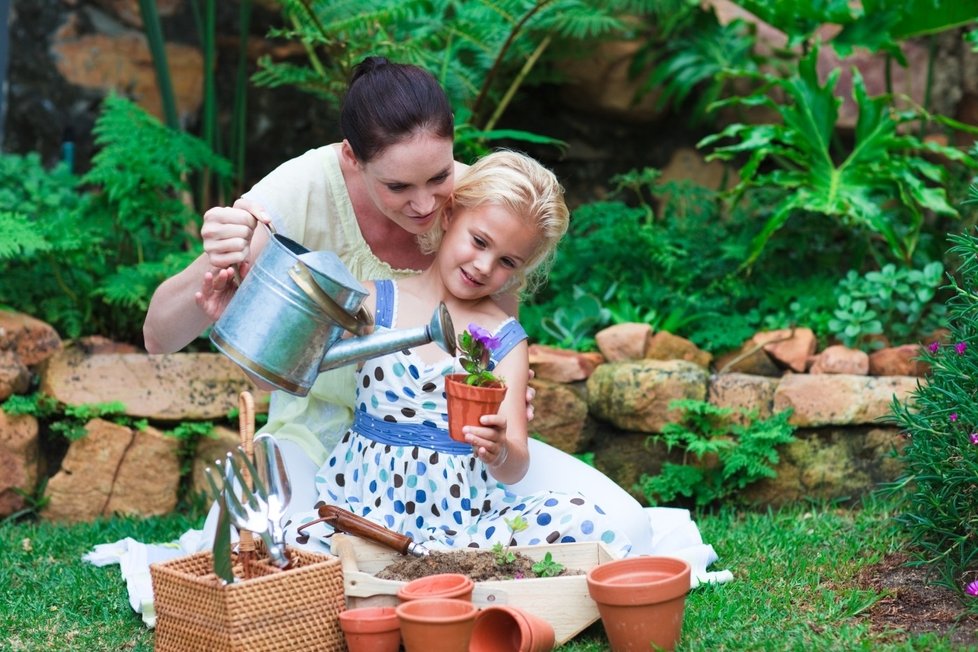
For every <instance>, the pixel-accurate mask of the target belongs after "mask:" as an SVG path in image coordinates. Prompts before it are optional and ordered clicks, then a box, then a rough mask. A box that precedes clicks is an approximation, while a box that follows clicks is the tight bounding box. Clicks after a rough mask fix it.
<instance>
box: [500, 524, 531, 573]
mask: <svg viewBox="0 0 978 652" xmlns="http://www.w3.org/2000/svg"><path fill="white" fill-rule="evenodd" d="M503 520H504V521H505V522H506V526H507V527H509V531H510V533H511V536H510V540H509V543H507V544H506V545H505V546H504V545H503V544H502V543H499V542H498V541H497V542H496V543H494V544H493V546H492V548H491V550H492V554H493V556H494V557H495V558H496V565H497V566H506V565H507V564H512V563H513V562H515V561H516V553H514V552H513V551H512V550H510V549H509V547H510V545H512V543H513V538H512V535H513V534H516V533H517V532H522V531H523V530H525V529H526V528H528V527H530V524H529V523H527V522H526V519H525V518H523V516H522V515H520V514H517V515H516V516H513V517H512V518H509V517H505V516H504V517H503Z"/></svg>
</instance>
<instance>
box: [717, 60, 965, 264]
mask: <svg viewBox="0 0 978 652" xmlns="http://www.w3.org/2000/svg"><path fill="white" fill-rule="evenodd" d="M817 60H818V48H813V49H812V51H811V52H810V53H809V55H808V56H806V57H804V58H803V59H802V60H801V61H800V63H799V66H798V69H797V73H796V74H793V75H791V76H790V77H788V78H780V77H777V76H775V75H771V74H761V73H756V74H753V75H749V77H750V78H752V79H754V80H755V81H759V82H761V83H762V84H761V88H760V90H759V91H757V92H755V93H753V94H751V95H748V96H746V97H733V98H730V99H728V100H725V101H724V102H722V103H721V104H724V105H728V104H740V105H745V106H762V107H765V108H768V109H770V110H772V111H774V112H776V113H777V114H778V115H779V116H780V117H781V122H780V123H772V124H759V125H755V124H744V123H736V124H732V125H730V126H728V127H727V128H725V129H724V130H723V131H722V132H720V133H718V134H713V135H711V136H708V137H706V138H704V139H703V140H702V141H700V143H699V145H700V146H701V147H707V146H713V147H714V149H713V152H712V153H711V154H710V156H709V158H710V159H719V160H724V161H734V160H740V159H741V158H745V159H746V162H744V163H743V165H742V166H741V168H740V182H739V183H738V185H737V186H736V187H735V188H734V189H733V194H734V197H735V198H736V197H737V196H738V195H740V194H741V193H743V192H744V191H745V190H747V189H749V188H756V187H770V188H777V189H779V190H780V191H781V193H782V194H781V197H780V199H779V201H778V204H777V206H776V208H775V210H774V212H773V214H772V215H771V216H770V217H768V218H767V220H766V221H765V223H764V225H763V226H762V228H761V229H760V231H759V232H758V233H757V235H756V236H755V237H754V239H753V241H752V242H751V247H750V250H749V252H748V256H747V260H746V263H747V264H751V263H753V262H754V261H755V260H756V259H757V258H758V256H760V254H761V252H762V251H763V249H764V247H765V245H766V244H767V242H768V240H769V239H770V238H771V237H772V236H773V235H774V234H775V233H776V232H777V231H778V230H779V229H781V228H782V227H783V226H784V224H785V222H787V221H788V220H789V219H791V218H793V217H795V218H797V217H798V216H800V215H803V214H806V213H807V214H815V215H821V216H824V217H827V218H830V219H832V220H835V221H836V222H837V223H838V224H839V225H841V226H843V227H845V228H846V229H849V230H851V232H852V234H853V235H857V236H861V237H863V238H866V240H867V243H868V245H869V246H870V247H873V246H875V244H876V243H875V239H876V238H882V240H883V241H884V242H885V243H886V245H887V247H888V250H889V253H890V254H891V255H892V256H894V257H896V258H897V259H898V260H901V261H904V262H906V263H909V261H910V260H911V259H912V256H913V253H914V250H915V248H916V246H917V242H918V238H919V236H920V231H921V228H922V226H923V224H924V219H925V217H927V216H932V215H941V216H946V217H957V216H958V211H957V210H956V209H955V208H954V207H953V206H951V204H950V203H948V200H947V193H946V190H945V186H946V184H947V183H948V174H947V171H946V170H945V168H944V167H943V166H942V165H940V164H938V163H934V162H932V161H930V160H928V159H927V158H925V157H924V155H925V154H934V155H940V156H943V157H946V158H947V159H948V160H950V161H954V162H956V163H960V164H962V165H964V166H967V167H968V168H970V169H972V170H974V169H976V168H978V161H975V159H973V158H972V157H971V156H969V155H967V154H964V153H962V152H960V151H958V150H957V149H955V148H953V147H946V146H943V145H939V144H936V143H934V142H930V141H923V140H921V139H920V138H918V137H917V136H915V135H913V134H912V133H910V131H909V130H908V129H907V128H906V126H907V125H908V124H909V123H911V122H919V121H921V120H923V119H925V118H926V117H927V116H925V115H924V114H923V113H922V112H919V111H907V112H904V113H897V112H896V111H895V110H894V109H893V107H892V105H891V100H890V98H889V97H888V96H879V97H869V96H868V95H867V93H866V87H865V84H864V83H863V80H862V77H861V76H860V75H859V73H858V71H855V70H854V71H853V99H854V100H855V103H856V106H857V108H858V111H859V118H858V121H857V123H856V127H855V131H854V134H853V139H854V142H853V144H852V147H851V148H843V147H841V146H840V145H839V143H842V142H844V141H843V139H842V137H841V135H840V134H839V133H838V132H837V127H836V122H837V120H838V115H839V105H840V104H841V101H842V100H841V98H840V97H838V96H836V95H835V86H836V83H837V82H838V79H839V74H840V71H839V70H833V71H832V72H831V73H830V74H829V76H828V79H827V80H826V83H825V84H824V85H821V84H820V83H819V78H818V73H817V70H816V62H817ZM771 92H778V93H781V94H783V95H784V97H785V100H784V101H783V102H782V101H777V100H775V99H773V97H772V95H771V94H770V93H771ZM724 141H727V143H728V144H722V145H720V144H718V143H721V142H724ZM729 141H732V142H729Z"/></svg>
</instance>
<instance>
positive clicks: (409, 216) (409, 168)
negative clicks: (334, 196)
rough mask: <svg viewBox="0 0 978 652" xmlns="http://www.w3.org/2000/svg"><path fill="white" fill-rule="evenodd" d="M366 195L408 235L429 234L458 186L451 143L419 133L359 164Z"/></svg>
mask: <svg viewBox="0 0 978 652" xmlns="http://www.w3.org/2000/svg"><path fill="white" fill-rule="evenodd" d="M359 165H360V168H361V170H362V171H363V179H364V182H365V184H366V190H367V195H368V196H369V197H370V200H371V201H372V202H373V203H374V205H375V206H376V207H377V209H378V210H379V211H380V212H381V213H383V214H384V216H385V217H387V218H388V219H389V220H391V221H393V222H394V223H395V224H397V225H398V226H400V227H401V228H402V229H404V230H405V231H407V232H408V233H413V234H415V235H418V234H421V233H426V232H427V231H428V230H429V229H430V228H431V227H432V225H434V223H435V219H436V217H437V215H438V209H439V208H440V207H441V206H442V205H444V203H445V202H446V201H448V197H449V196H450V195H451V192H452V188H453V187H454V183H455V176H454V172H455V159H454V158H453V154H452V141H451V139H448V138H440V137H437V136H433V135H431V134H429V133H424V132H419V133H417V134H415V135H413V136H411V137H410V138H409V139H407V140H403V141H400V142H398V143H396V144H394V145H391V146H390V147H388V148H386V149H385V150H384V151H383V152H381V154H380V155H379V156H377V157H375V158H374V159H373V160H372V161H370V162H369V163H361V164H359Z"/></svg>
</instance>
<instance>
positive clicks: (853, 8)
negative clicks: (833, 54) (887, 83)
mask: <svg viewBox="0 0 978 652" xmlns="http://www.w3.org/2000/svg"><path fill="white" fill-rule="evenodd" d="M737 4H739V5H740V6H741V7H743V8H744V9H746V10H747V11H749V12H751V13H752V14H754V15H755V16H757V17H758V18H760V19H761V20H763V21H764V22H766V23H768V24H770V25H772V26H774V27H775V28H777V29H779V30H781V31H782V32H784V33H785V34H786V35H787V36H788V47H797V46H804V45H810V44H811V43H812V42H813V41H814V40H815V39H816V38H817V34H816V32H817V31H818V29H819V28H820V27H822V26H823V25H824V24H826V23H829V24H832V25H838V26H841V27H842V30H841V31H840V32H839V34H837V35H836V36H835V37H834V38H833V39H832V41H831V44H832V46H833V47H834V48H835V50H836V51H837V52H838V53H839V55H840V56H848V55H849V54H850V53H851V52H852V50H853V49H854V48H856V47H861V48H867V49H869V50H870V51H874V52H875V51H884V52H887V53H888V54H890V55H891V56H893V57H894V58H896V59H897V60H899V61H900V62H901V63H902V64H904V65H905V64H906V62H905V60H904V58H903V55H902V54H901V53H900V50H899V41H901V40H904V39H907V38H911V37H914V36H922V35H925V34H936V33H939V32H943V31H947V30H949V29H954V28H956V27H960V26H961V25H966V24H969V23H974V22H975V19H976V17H978V1H976V0H864V1H863V2H859V3H853V2H847V0H820V1H819V2H811V1H810V0H781V1H779V2H766V1H765V0H738V2H737Z"/></svg>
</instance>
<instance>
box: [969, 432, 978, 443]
mask: <svg viewBox="0 0 978 652" xmlns="http://www.w3.org/2000/svg"><path fill="white" fill-rule="evenodd" d="M968 439H970V440H971V443H972V444H975V445H978V432H973V433H971V434H970V435H968Z"/></svg>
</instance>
